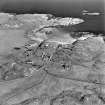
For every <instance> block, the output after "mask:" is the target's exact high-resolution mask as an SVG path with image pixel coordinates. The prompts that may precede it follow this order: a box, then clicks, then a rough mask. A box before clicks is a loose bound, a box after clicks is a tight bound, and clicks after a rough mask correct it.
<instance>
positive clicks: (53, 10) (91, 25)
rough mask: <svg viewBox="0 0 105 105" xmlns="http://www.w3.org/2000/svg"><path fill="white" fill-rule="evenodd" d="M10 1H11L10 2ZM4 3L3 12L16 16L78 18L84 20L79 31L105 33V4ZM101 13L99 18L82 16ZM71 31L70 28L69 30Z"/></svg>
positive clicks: (0, 9)
mask: <svg viewBox="0 0 105 105" xmlns="http://www.w3.org/2000/svg"><path fill="white" fill-rule="evenodd" d="M8 1H9V0H8ZM39 1H40V2H38V1H33V0H32V1H31V2H22V1H20V2H12V1H11V2H3V4H1V5H0V11H1V12H7V13H15V14H25V13H28V14H31V13H46V14H53V15H54V16H58V17H76V18H82V19H84V21H85V22H84V23H82V24H78V25H76V26H74V27H75V28H76V30H78V31H89V32H95V33H104V34H105V29H104V18H105V17H104V4H103V3H104V2H103V1H101V0H100V2H98V1H97V2H59V1H60V0H58V2H53V1H52V2H48V1H46V2H41V0H39ZM93 1H94V0H93ZM83 10H87V11H89V12H100V13H101V15H99V16H89V15H82V11H83ZM68 29H69V28H68Z"/></svg>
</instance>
